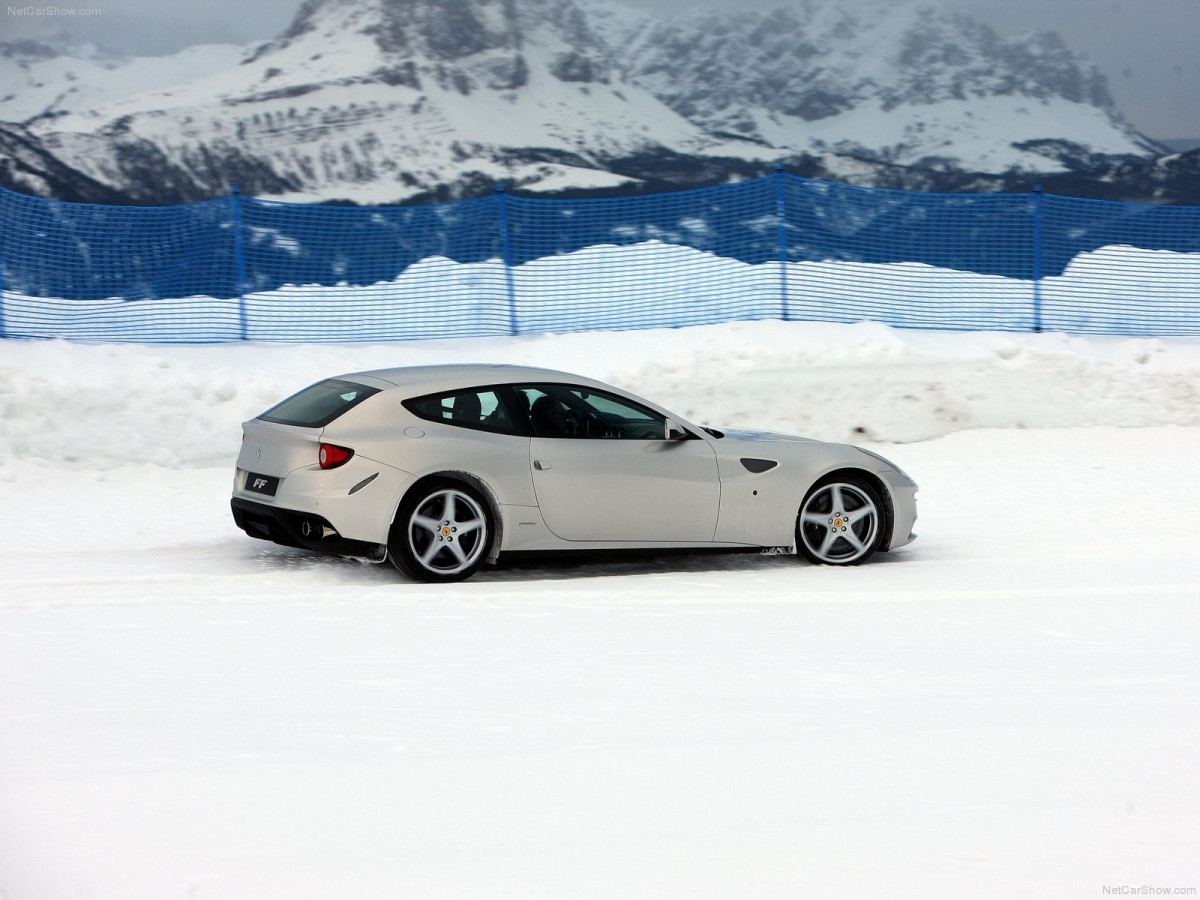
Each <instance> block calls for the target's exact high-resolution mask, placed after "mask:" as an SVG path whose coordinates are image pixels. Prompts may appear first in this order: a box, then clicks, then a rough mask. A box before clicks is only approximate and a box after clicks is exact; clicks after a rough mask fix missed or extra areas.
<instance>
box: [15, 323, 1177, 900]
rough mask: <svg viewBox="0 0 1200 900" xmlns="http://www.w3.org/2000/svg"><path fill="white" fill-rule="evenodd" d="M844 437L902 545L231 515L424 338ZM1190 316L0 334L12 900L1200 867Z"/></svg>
mask: <svg viewBox="0 0 1200 900" xmlns="http://www.w3.org/2000/svg"><path fill="white" fill-rule="evenodd" d="M459 360H478V361H497V362H532V363H536V364H540V365H546V366H551V367H559V368H566V369H568V370H573V371H578V372H582V373H586V374H589V375H595V376H599V377H601V378H605V379H606V380H609V381H612V382H614V383H617V384H620V385H622V386H624V387H627V388H629V389H631V390H634V391H636V392H638V393H641V394H643V395H646V396H649V397H652V398H654V399H656V400H659V401H661V402H662V403H664V405H667V406H668V407H674V408H676V409H677V410H678V412H680V413H681V414H683V415H685V416H686V417H688V418H692V419H694V420H697V421H700V422H704V423H708V424H713V425H731V426H732V425H745V426H762V427H766V428H770V429H773V430H786V431H793V432H800V433H807V434H810V435H812V436H815V437H821V438H828V439H836V440H855V441H859V442H863V443H866V444H867V445H868V446H870V447H872V448H873V449H876V450H879V451H881V452H883V453H884V454H885V455H887V456H889V457H891V458H892V459H894V460H895V461H896V462H897V463H899V464H900V465H901V466H902V467H904V468H905V469H906V470H907V471H909V472H910V473H911V474H912V475H913V476H914V477H915V478H916V479H917V480H918V481H919V482H920V484H921V494H920V497H919V503H920V515H921V518H920V520H919V522H918V525H917V531H918V533H919V535H920V537H919V538H918V540H917V541H916V542H915V543H914V544H912V545H911V546H909V547H906V548H903V549H902V550H899V551H896V552H895V553H892V554H889V555H887V556H884V557H882V558H880V559H879V560H878V561H876V562H872V563H871V564H868V565H865V566H862V567H859V568H857V569H850V570H834V569H825V568H818V567H812V566H807V565H802V564H800V563H799V562H797V561H796V560H794V559H792V558H788V557H779V556H760V555H736V556H716V557H711V556H703V555H687V556H682V557H674V556H672V557H663V558H654V559H647V560H638V561H621V562H599V561H597V562H589V563H587V564H585V565H567V564H564V563H549V562H547V563H537V564H532V563H526V564H522V565H515V564H514V565H509V566H504V567H501V568H498V569H487V570H485V571H484V572H482V573H481V574H480V575H479V576H478V577H477V578H476V579H474V580H472V581H469V582H467V583H465V584H462V585H458V586H455V587H453V588H445V587H440V588H439V587H433V586H427V585H417V584H413V583H411V582H408V581H406V580H404V579H403V578H402V577H400V576H399V575H398V574H396V573H394V572H392V571H391V570H390V569H388V568H386V567H377V566H371V565H368V564H365V563H358V562H351V561H338V560H327V559H320V558H316V557H312V556H309V555H307V554H304V553H301V552H299V551H290V550H287V549H284V548H280V547H275V546H273V545H269V544H265V543H262V542H257V541H253V540H251V539H249V538H247V537H245V536H244V535H242V534H241V533H240V532H239V531H237V529H236V528H235V527H234V525H233V523H232V520H231V519H230V516H229V513H228V505H227V497H228V489H229V483H230V480H231V468H232V462H233V458H234V455H235V453H236V450H237V447H238V439H239V433H240V432H239V427H238V426H239V423H240V421H241V420H242V419H244V418H248V417H250V416H252V415H254V414H256V413H258V412H260V411H261V410H262V409H264V408H265V407H266V406H267V405H269V404H270V403H271V402H273V401H275V400H277V399H279V398H280V397H281V396H283V395H284V394H286V393H288V392H290V391H292V390H295V389H297V388H299V387H301V386H303V385H305V384H307V383H310V382H312V381H314V380H317V379H318V378H320V377H323V376H325V375H329V374H335V373H338V372H345V371H352V370H358V369H363V368H370V367H378V366H383V365H396V364H406V363H414V364H415V363H423V362H434V361H447V362H449V361H459ZM1198 401H1200V342H1198V341H1194V340H1185V339H1178V340H1147V339H1082V338H1068V337H1065V336H1062V335H1055V334H1044V335H1014V334H946V333H923V332H915V331H914V332H901V331H895V330H891V329H887V328H884V327H881V326H876V325H867V324H861V325H821V324H813V323H807V324H800V323H780V322H754V323H742V324H734V325H724V326H712V327H706V328H696V329H681V330H673V331H635V332H618V333H597V334H572V335H561V336H551V335H546V336H540V337H533V338H523V339H475V340H464V341H455V342H439V343H432V342H431V343H406V344H390V345H384V344H380V345H322V346H316V345H258V344H246V345H223V346H181V347H164V346H155V347H143V346H133V345H122V346H112V345H80V344H67V343H62V342H38V343H26V342H7V343H0V420H2V422H3V424H2V426H0V509H2V510H3V511H4V513H5V514H6V518H7V526H8V527H7V529H6V539H5V541H4V543H3V545H2V546H0V569H2V571H3V573H4V577H3V579H2V581H0V897H4V898H5V900H59V898H71V900H74V898H88V900H143V898H144V900H161V898H189V900H191V898H197V900H213V898H221V900H233V898H253V900H262V898H287V900H307V898H328V897H347V898H350V897H353V898H356V900H360V898H361V900H369V898H389V900H390V898H397V897H413V898H422V900H426V898H472V900H474V898H480V897H488V898H495V897H504V898H508V897H511V898H522V900H524V898H555V900H558V898H564V897H570V898H576V897H583V898H589V897H596V898H599V897H622V898H643V897H644V898H662V897H687V898H730V897H754V898H795V897H888V898H909V897H911V898H918V897H920V898H928V897H938V898H962V897H972V898H976V897H982V898H992V897H995V898H1011V897H1013V896H1021V897H1054V898H1075V897H1079V898H1092V897H1103V896H1107V895H1110V894H1112V895H1121V894H1128V893H1131V892H1137V891H1140V890H1141V889H1142V887H1143V886H1145V887H1147V888H1151V889H1165V890H1177V889H1188V888H1200V856H1198V855H1197V854H1196V852H1195V847H1197V846H1200V816H1198V815H1197V810H1198V809H1200V774H1197V767H1196V765H1195V760H1196V747H1197V745H1198V743H1200V721H1198V713H1197V710H1198V709H1200V707H1198V705H1197V704H1198V701H1200V655H1198V653H1197V651H1198V650H1200V641H1198V640H1197V628H1196V622H1197V618H1198V614H1197V611H1196V610H1197V601H1200V553H1197V551H1196V546H1197V544H1198V541H1200V524H1198V523H1200V474H1198V472H1197V465H1196V461H1197V457H1198V452H1200V402H1198Z"/></svg>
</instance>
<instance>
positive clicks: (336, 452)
mask: <svg viewBox="0 0 1200 900" xmlns="http://www.w3.org/2000/svg"><path fill="white" fill-rule="evenodd" d="M353 455H354V451H353V450H351V449H350V448H349V447H339V446H338V445H337V444H322V445H321V449H320V451H319V452H318V453H317V459H318V460H319V461H320V463H321V468H322V469H336V468H337V467H338V466H341V465H344V464H345V463H347V462H349V460H350V457H352V456H353Z"/></svg>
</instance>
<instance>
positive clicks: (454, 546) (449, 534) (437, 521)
mask: <svg viewBox="0 0 1200 900" xmlns="http://www.w3.org/2000/svg"><path fill="white" fill-rule="evenodd" d="M491 536H492V519H491V513H490V512H489V511H488V507H487V503H486V502H484V500H483V498H482V497H480V496H479V493H478V492H477V491H476V490H475V489H474V488H471V487H468V486H467V485H465V484H461V483H459V482H456V481H437V482H432V483H430V484H428V485H425V486H424V487H422V488H419V489H418V490H416V491H414V492H413V493H412V494H411V495H410V496H408V497H406V498H405V500H404V502H403V503H401V504H400V510H399V512H398V513H397V514H396V521H395V523H394V524H393V526H392V533H391V538H390V540H389V541H388V556H389V558H390V559H391V560H392V563H393V564H394V565H395V566H396V568H398V569H399V570H400V571H402V572H404V573H405V574H406V575H408V576H409V577H411V578H415V579H416V580H418V581H431V582H450V581H462V580H463V579H465V578H470V577H471V575H473V574H475V571H476V570H477V569H478V568H479V567H480V566H481V565H483V561H484V558H485V557H486V556H487V548H488V542H489V541H490V540H491Z"/></svg>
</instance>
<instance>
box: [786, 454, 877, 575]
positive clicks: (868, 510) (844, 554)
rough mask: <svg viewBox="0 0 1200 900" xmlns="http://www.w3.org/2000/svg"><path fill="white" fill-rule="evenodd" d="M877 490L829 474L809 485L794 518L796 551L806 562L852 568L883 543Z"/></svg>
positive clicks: (852, 479)
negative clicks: (808, 489) (809, 487)
mask: <svg viewBox="0 0 1200 900" xmlns="http://www.w3.org/2000/svg"><path fill="white" fill-rule="evenodd" d="M883 527H884V514H883V501H882V500H881V499H880V497H879V491H878V490H876V489H875V488H874V487H872V486H871V485H870V484H868V483H867V482H865V481H863V480H862V479H860V478H856V477H854V476H853V475H832V476H830V477H828V478H825V479H822V480H821V481H818V482H817V483H816V484H815V485H813V487H812V489H811V490H810V491H809V492H808V495H807V496H806V497H805V498H804V502H803V503H802V504H801V505H800V512H799V514H797V516H796V549H797V551H798V552H799V553H800V555H801V556H803V557H804V558H805V559H807V560H808V561H809V562H814V563H817V564H819V565H825V566H856V565H858V564H859V563H862V562H866V561H867V560H868V559H870V558H871V555H872V554H873V553H874V552H875V551H876V550H877V549H878V548H879V545H880V544H881V543H882V541H883Z"/></svg>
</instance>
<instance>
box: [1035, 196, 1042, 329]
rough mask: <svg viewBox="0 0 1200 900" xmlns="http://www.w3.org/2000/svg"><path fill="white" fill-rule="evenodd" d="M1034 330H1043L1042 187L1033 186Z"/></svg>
mask: <svg viewBox="0 0 1200 900" xmlns="http://www.w3.org/2000/svg"><path fill="white" fill-rule="evenodd" d="M1033 330H1034V331H1036V332H1040V331H1041V330H1042V186H1041V185H1040V184H1035V185H1034V186H1033Z"/></svg>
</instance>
